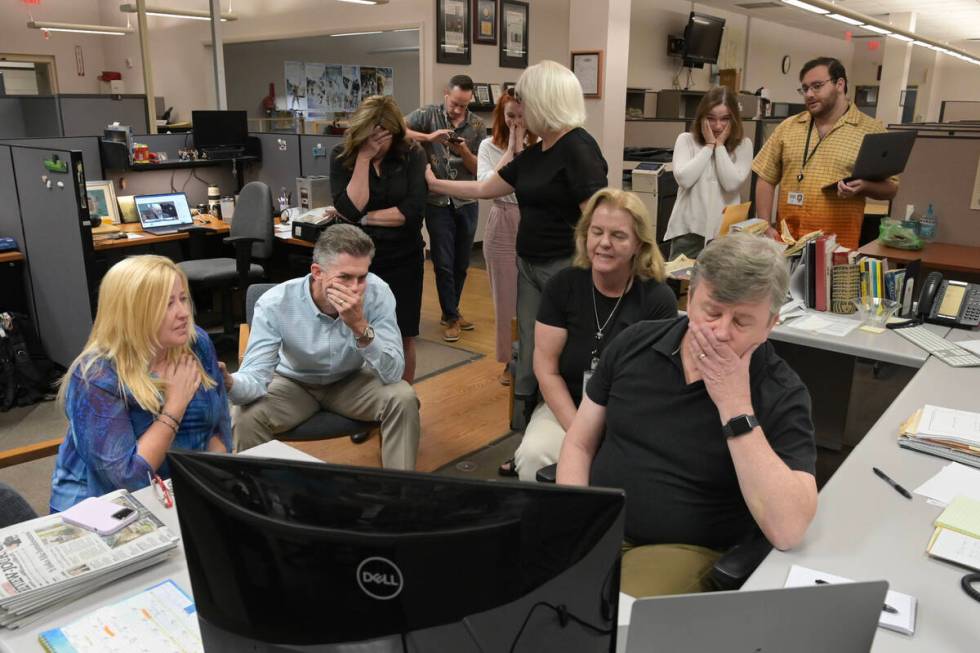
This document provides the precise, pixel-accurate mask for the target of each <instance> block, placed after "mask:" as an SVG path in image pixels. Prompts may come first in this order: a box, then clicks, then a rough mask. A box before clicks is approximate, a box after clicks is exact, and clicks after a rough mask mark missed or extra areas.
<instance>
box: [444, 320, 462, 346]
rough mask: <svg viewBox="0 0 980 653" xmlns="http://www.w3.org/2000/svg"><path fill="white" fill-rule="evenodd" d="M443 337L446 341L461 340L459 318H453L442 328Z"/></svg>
mask: <svg viewBox="0 0 980 653" xmlns="http://www.w3.org/2000/svg"><path fill="white" fill-rule="evenodd" d="M442 339H443V340H445V341H446V342H456V341H457V340H459V320H453V321H452V322H450V323H449V324H447V325H446V328H445V329H443V330H442Z"/></svg>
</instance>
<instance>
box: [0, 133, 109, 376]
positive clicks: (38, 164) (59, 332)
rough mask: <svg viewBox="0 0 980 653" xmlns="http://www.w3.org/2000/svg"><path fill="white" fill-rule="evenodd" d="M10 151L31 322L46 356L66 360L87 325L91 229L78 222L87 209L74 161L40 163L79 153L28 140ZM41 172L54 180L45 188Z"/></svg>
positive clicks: (85, 333)
mask: <svg viewBox="0 0 980 653" xmlns="http://www.w3.org/2000/svg"><path fill="white" fill-rule="evenodd" d="M10 152H11V155H12V161H13V167H14V176H15V178H16V185H17V193H18V196H19V198H20V211H21V224H22V225H23V230H24V254H25V256H26V257H27V260H28V261H29V263H30V271H31V273H30V283H31V294H32V295H33V303H34V311H35V315H34V319H35V323H36V327H37V330H38V333H39V334H40V336H41V342H42V343H43V345H44V348H45V351H46V352H47V354H48V356H50V357H51V359H52V360H54V361H55V362H57V363H58V364H60V365H65V366H67V365H69V364H71V362H72V360H74V358H75V356H77V355H78V353H79V352H80V351H81V350H82V347H83V346H84V345H85V340H86V338H88V334H89V331H91V329H92V297H93V294H94V291H95V288H91V287H90V282H89V272H90V270H91V269H92V267H91V264H92V259H93V252H92V231H91V228H90V227H89V226H88V225H85V224H83V223H82V219H83V217H87V215H88V214H87V212H86V211H84V210H83V209H82V208H81V195H82V192H81V190H80V189H79V188H78V181H79V180H78V178H77V177H76V176H75V175H74V174H72V170H73V166H71V165H70V166H69V170H70V171H69V172H68V173H66V174H58V173H52V172H49V171H48V170H46V169H45V167H44V161H45V160H49V159H51V157H52V155H58V158H60V159H61V160H63V161H69V162H71V161H73V156H74V160H76V161H80V160H81V154H80V153H79V152H77V151H76V152H71V151H68V150H54V149H48V148H35V147H27V146H13V147H11V148H10ZM42 176H47V177H48V178H49V179H50V180H51V181H52V182H53V183H52V184H51V186H50V188H49V187H47V186H46V185H45V184H44V183H42V182H41V177H42ZM83 180H84V178H83ZM59 182H60V183H61V184H62V185H61V187H59V186H58V183H59Z"/></svg>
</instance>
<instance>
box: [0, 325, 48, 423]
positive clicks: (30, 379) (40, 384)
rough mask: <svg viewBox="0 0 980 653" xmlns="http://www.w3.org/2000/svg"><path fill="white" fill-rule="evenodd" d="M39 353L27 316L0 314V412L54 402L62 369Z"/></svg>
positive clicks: (40, 350)
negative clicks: (51, 400)
mask: <svg viewBox="0 0 980 653" xmlns="http://www.w3.org/2000/svg"><path fill="white" fill-rule="evenodd" d="M41 352H42V349H41V346H40V343H39V342H38V341H37V338H36V337H35V334H34V329H33V328H32V327H31V324H30V320H29V319H28V317H27V316H26V315H21V314H19V313H0V411H7V410H10V409H11V408H13V407H14V406H30V405H32V404H36V403H38V402H39V401H45V400H48V399H53V398H54V395H55V393H56V392H57V390H56V385H57V382H58V379H59V378H60V377H61V375H62V374H63V373H64V369H63V368H61V367H60V366H58V365H56V364H55V363H53V362H52V361H51V360H49V359H48V358H47V357H46V356H44V354H43V353H41Z"/></svg>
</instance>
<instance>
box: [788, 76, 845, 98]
mask: <svg viewBox="0 0 980 653" xmlns="http://www.w3.org/2000/svg"><path fill="white" fill-rule="evenodd" d="M836 81H837V80H836V79H825V80H823V81H822V82H813V83H812V84H810V85H809V86H807V85H806V84H804V85H803V86H801V87H799V88H798V89H796V92H797V93H799V94H800V95H806V92H807V91H813V92H814V93H819V92H820V89H822V88H823V87H824V85H825V84H829V83H830V82H836Z"/></svg>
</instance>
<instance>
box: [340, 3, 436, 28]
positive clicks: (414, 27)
mask: <svg viewBox="0 0 980 653" xmlns="http://www.w3.org/2000/svg"><path fill="white" fill-rule="evenodd" d="M340 1H341V2H344V1H345V0H340ZM391 31H392V32H417V31H419V28H418V27H403V28H401V29H393V30H391Z"/></svg>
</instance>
